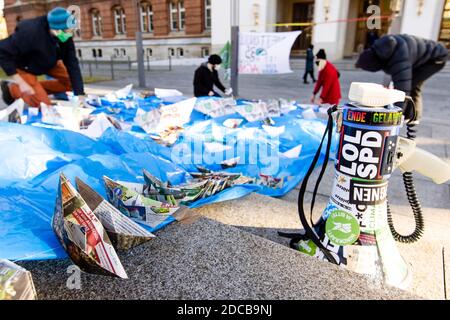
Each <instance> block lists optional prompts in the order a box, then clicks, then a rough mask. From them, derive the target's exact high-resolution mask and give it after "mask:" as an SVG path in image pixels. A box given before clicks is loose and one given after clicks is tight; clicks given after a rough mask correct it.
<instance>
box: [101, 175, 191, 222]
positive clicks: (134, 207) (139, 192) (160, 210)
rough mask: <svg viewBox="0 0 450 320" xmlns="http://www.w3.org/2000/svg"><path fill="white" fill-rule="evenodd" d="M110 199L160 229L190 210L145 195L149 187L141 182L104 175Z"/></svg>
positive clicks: (133, 215)
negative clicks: (126, 180) (114, 179)
mask: <svg viewBox="0 0 450 320" xmlns="http://www.w3.org/2000/svg"><path fill="white" fill-rule="evenodd" d="M103 180H104V183H105V188H106V193H107V195H108V200H109V201H110V202H111V203H112V204H113V205H114V206H115V207H116V208H117V209H119V210H120V211H121V212H122V213H123V214H125V215H126V216H128V217H130V218H131V219H133V220H134V221H136V222H139V223H142V224H144V225H147V226H149V227H150V228H152V229H158V228H159V227H160V226H162V225H165V224H168V223H171V222H173V221H175V220H182V219H185V218H186V217H187V215H189V212H190V210H189V209H188V208H186V207H182V206H179V205H176V204H171V203H167V202H161V201H157V200H154V199H151V198H150V197H147V196H145V195H144V194H145V193H146V190H144V189H147V187H146V186H145V185H142V184H139V183H130V182H123V181H117V182H116V181H113V180H111V179H109V178H108V177H105V176H104V177H103Z"/></svg>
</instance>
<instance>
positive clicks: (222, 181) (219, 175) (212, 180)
mask: <svg viewBox="0 0 450 320" xmlns="http://www.w3.org/2000/svg"><path fill="white" fill-rule="evenodd" d="M200 169H202V168H200ZM204 171H206V172H192V173H190V174H191V176H192V177H193V178H194V179H193V180H192V181H189V182H188V183H185V184H182V185H177V186H173V187H172V186H169V185H168V184H167V183H163V182H162V181H161V180H159V179H158V178H156V177H155V176H153V175H152V174H151V173H149V172H148V171H147V170H144V179H145V182H146V184H147V188H145V187H143V188H142V194H144V195H146V196H148V197H151V198H153V199H154V198H155V197H157V196H155V195H154V193H155V192H156V193H157V194H158V195H159V196H163V197H166V199H170V200H171V201H176V202H177V203H180V204H183V205H187V204H190V203H192V202H194V201H196V200H199V199H204V198H207V197H211V196H213V195H215V194H217V193H219V192H221V191H223V190H225V189H227V188H230V187H232V186H234V185H238V184H245V183H252V181H253V180H252V179H251V178H248V177H245V176H243V175H241V174H240V173H227V172H210V171H209V170H206V169H204ZM182 195H184V196H183V197H182Z"/></svg>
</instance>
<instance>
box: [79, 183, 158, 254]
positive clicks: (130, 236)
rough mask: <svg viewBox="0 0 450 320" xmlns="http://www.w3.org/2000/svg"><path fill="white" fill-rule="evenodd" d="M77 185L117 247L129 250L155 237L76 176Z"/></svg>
mask: <svg viewBox="0 0 450 320" xmlns="http://www.w3.org/2000/svg"><path fill="white" fill-rule="evenodd" d="M76 185H77V189H78V192H79V193H80V195H81V197H82V198H83V199H84V200H85V201H86V204H87V205H88V206H89V208H91V209H92V211H93V212H94V214H95V216H96V217H97V218H98V219H99V220H100V222H101V223H102V225H103V227H105V229H106V232H107V233H108V236H109V239H110V240H111V243H112V244H113V246H114V247H115V248H116V249H118V250H128V249H131V248H133V247H136V246H138V245H141V244H143V243H145V242H147V241H149V240H152V239H153V238H155V236H154V235H153V234H151V233H150V232H148V231H147V230H145V229H144V228H142V227H141V226H139V225H138V224H137V223H136V222H134V221H133V220H131V219H130V218H128V217H126V216H125V215H124V214H122V213H121V212H120V211H119V210H117V209H116V208H115V207H114V206H113V205H112V204H110V203H109V202H108V201H106V200H105V199H103V197H102V196H101V195H99V194H98V193H97V192H96V191H95V190H93V189H92V188H91V187H90V186H88V185H87V184H86V183H84V182H83V181H81V180H80V179H78V178H76Z"/></svg>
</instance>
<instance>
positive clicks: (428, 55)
mask: <svg viewBox="0 0 450 320" xmlns="http://www.w3.org/2000/svg"><path fill="white" fill-rule="evenodd" d="M447 60H448V50H447V49H446V48H445V47H444V46H443V45H442V44H440V43H438V42H435V41H432V40H426V39H422V38H419V37H415V36H411V35H406V34H403V35H386V36H384V37H381V38H380V39H378V40H377V41H375V43H374V44H373V45H372V46H371V47H370V48H369V49H367V50H365V51H364V52H363V53H361V55H360V56H359V59H358V61H357V62H356V67H357V68H362V69H364V70H367V71H370V72H377V71H380V70H383V71H384V72H385V73H387V74H389V75H390V76H391V77H392V82H393V83H394V88H395V89H398V90H401V91H404V92H405V93H406V94H407V95H409V96H411V97H412V99H413V101H414V103H415V109H416V113H414V112H413V109H412V108H407V110H405V118H406V119H408V120H416V121H418V120H420V119H421V117H422V114H423V106H422V86H423V84H424V82H425V81H426V80H428V79H429V78H430V77H431V76H433V75H434V74H435V73H437V72H439V71H441V70H442V69H443V68H444V66H445V64H446V63H447Z"/></svg>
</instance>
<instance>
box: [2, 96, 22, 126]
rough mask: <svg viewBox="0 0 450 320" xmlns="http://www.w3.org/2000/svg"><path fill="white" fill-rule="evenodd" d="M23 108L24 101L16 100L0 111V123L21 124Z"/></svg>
mask: <svg viewBox="0 0 450 320" xmlns="http://www.w3.org/2000/svg"><path fill="white" fill-rule="evenodd" d="M24 106H25V103H24V101H23V100H22V99H17V100H16V101H14V102H13V103H12V104H11V105H9V106H8V107H6V108H5V109H3V110H1V111H0V122H13V123H22V114H23V109H24Z"/></svg>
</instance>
